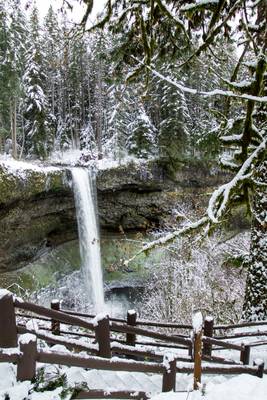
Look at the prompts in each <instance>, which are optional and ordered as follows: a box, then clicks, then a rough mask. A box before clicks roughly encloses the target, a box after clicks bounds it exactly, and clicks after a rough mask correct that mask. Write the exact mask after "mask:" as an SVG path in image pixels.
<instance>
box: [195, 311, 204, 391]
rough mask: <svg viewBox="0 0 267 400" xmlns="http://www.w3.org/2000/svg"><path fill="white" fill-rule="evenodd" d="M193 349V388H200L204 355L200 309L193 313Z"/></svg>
mask: <svg viewBox="0 0 267 400" xmlns="http://www.w3.org/2000/svg"><path fill="white" fill-rule="evenodd" d="M193 329H194V332H193V335H194V336H193V346H194V347H193V349H194V385H193V389H194V390H197V389H199V384H200V383H201V356H202V330H203V318H202V314H201V312H200V311H198V312H196V313H195V314H194V315H193Z"/></svg>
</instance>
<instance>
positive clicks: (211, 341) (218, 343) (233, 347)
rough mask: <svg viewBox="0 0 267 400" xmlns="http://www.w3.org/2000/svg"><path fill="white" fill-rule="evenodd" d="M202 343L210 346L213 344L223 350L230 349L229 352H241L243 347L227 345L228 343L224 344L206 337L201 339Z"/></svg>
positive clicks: (232, 344)
mask: <svg viewBox="0 0 267 400" xmlns="http://www.w3.org/2000/svg"><path fill="white" fill-rule="evenodd" d="M202 341H203V342H204V343H210V344H215V345H217V346H219V347H223V348H225V349H230V350H238V351H241V350H242V349H243V347H242V346H241V345H238V344H235V343H229V342H224V341H223V340H218V339H213V338H210V337H207V336H203V337H202Z"/></svg>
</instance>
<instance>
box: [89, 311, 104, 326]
mask: <svg viewBox="0 0 267 400" xmlns="http://www.w3.org/2000/svg"><path fill="white" fill-rule="evenodd" d="M105 318H107V314H105V313H99V314H97V315H96V316H95V318H94V319H92V323H93V325H94V326H97V325H98V322H99V321H102V320H103V319H105Z"/></svg>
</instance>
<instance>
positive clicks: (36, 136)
mask: <svg viewBox="0 0 267 400" xmlns="http://www.w3.org/2000/svg"><path fill="white" fill-rule="evenodd" d="M30 42H31V45H30V47H29V49H28V51H27V55H26V70H25V73H24V76H23V85H24V90H25V103H24V109H25V112H24V117H25V135H26V138H25V148H26V151H27V153H28V154H30V155H33V156H37V157H40V158H45V157H47V155H48V152H49V147H48V143H49V134H50V133H49V123H48V115H47V114H48V113H47V106H48V105H47V98H46V95H45V92H44V88H45V82H46V78H47V77H46V75H45V73H44V55H43V52H42V41H41V35H40V26H39V19H38V12H37V9H36V8H33V10H32V14H31V18H30Z"/></svg>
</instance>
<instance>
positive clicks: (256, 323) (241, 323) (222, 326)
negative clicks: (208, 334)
mask: <svg viewBox="0 0 267 400" xmlns="http://www.w3.org/2000/svg"><path fill="white" fill-rule="evenodd" d="M262 325H267V320H266V321H255V322H254V321H251V322H250V321H248V322H240V323H238V324H230V325H214V327H213V329H214V330H218V329H222V330H224V329H225V330H226V329H234V328H246V327H249V326H262Z"/></svg>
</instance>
